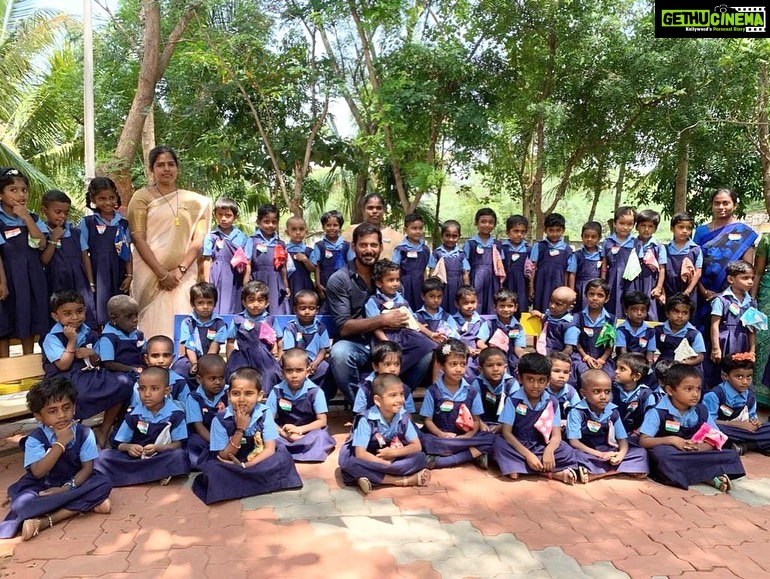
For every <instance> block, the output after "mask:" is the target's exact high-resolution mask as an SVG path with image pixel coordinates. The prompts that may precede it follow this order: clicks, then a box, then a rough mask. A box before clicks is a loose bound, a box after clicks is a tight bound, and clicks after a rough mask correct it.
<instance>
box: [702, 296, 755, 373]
mask: <svg viewBox="0 0 770 579" xmlns="http://www.w3.org/2000/svg"><path fill="white" fill-rule="evenodd" d="M756 307H757V302H756V301H754V300H753V299H752V298H751V296H750V295H749V293H748V292H745V293H744V294H743V299H742V300H739V299H738V298H737V297H736V296H735V294H734V293H733V290H732V289H731V288H729V287H728V288H727V289H726V290H725V291H723V292H722V293H721V294H720V295H718V296H717V297H716V298H715V299H713V300H711V315H712V316H718V317H719V318H720V320H719V347H720V348H721V350H722V357H723V358H724V357H725V356H728V355H730V354H737V353H739V352H748V351H749V329H748V328H747V327H746V326H744V325H743V322H741V316H742V315H743V314H745V313H746V311H747V310H749V309H750V308H754V309H756ZM717 370H718V368H717ZM717 376H719V375H718V374H717Z"/></svg>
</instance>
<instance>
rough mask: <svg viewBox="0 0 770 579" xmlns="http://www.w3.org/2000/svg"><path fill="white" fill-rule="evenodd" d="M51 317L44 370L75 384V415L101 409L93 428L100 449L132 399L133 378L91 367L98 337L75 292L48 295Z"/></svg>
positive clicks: (80, 416)
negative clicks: (100, 416)
mask: <svg viewBox="0 0 770 579" xmlns="http://www.w3.org/2000/svg"><path fill="white" fill-rule="evenodd" d="M51 317H52V318H53V319H54V321H55V322H56V323H55V324H54V326H53V328H51V331H50V332H49V333H48V334H47V335H46V336H45V338H44V339H43V343H42V350H43V370H44V371H45V375H46V376H47V377H51V376H56V375H63V376H66V377H67V378H68V379H69V380H70V381H72V383H73V384H74V385H75V388H77V391H78V405H77V409H76V412H75V418H77V419H79V420H80V419H85V418H90V417H92V416H95V415H96V414H98V413H99V412H104V420H103V421H102V424H101V425H100V426H98V427H97V428H95V429H94V434H95V435H96V442H97V444H98V445H99V447H100V448H103V447H104V445H105V444H106V442H107V438H108V436H109V432H110V430H112V426H113V424H114V422H115V419H116V418H117V416H118V413H119V412H120V409H121V407H122V406H123V405H124V404H128V402H129V400H130V399H131V391H132V388H133V378H132V377H131V375H130V374H121V373H117V372H109V371H107V370H105V369H104V368H98V367H97V368H94V366H96V365H97V364H98V363H99V357H98V355H97V354H96V352H95V351H94V346H95V345H96V342H97V340H98V339H99V336H98V334H97V333H96V332H94V331H93V330H91V328H89V327H88V326H87V325H86V324H84V323H83V322H84V321H85V318H86V306H85V304H84V303H83V296H81V295H80V294H79V293H78V292H75V291H64V292H59V293H57V294H54V295H53V296H51ZM91 368H93V369H91ZM86 369H88V371H84V370H86Z"/></svg>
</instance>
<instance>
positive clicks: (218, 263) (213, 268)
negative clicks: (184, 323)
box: [203, 197, 248, 314]
mask: <svg viewBox="0 0 770 579" xmlns="http://www.w3.org/2000/svg"><path fill="white" fill-rule="evenodd" d="M237 218H238V205H237V204H236V203H235V201H233V200H232V199H230V198H228V197H220V198H219V199H217V200H216V202H215V203H214V219H215V220H216V222H217V227H216V229H214V231H212V232H211V233H209V234H208V235H206V238H205V239H204V240H203V279H204V280H206V281H208V282H210V283H211V284H212V285H213V286H214V287H215V288H217V294H219V299H218V300H217V303H216V305H215V307H214V313H217V314H236V313H238V312H239V311H241V290H242V289H243V274H244V272H245V271H246V265H245V264H243V265H241V266H240V269H239V268H237V267H234V266H233V265H232V260H233V257H235V254H236V253H238V251H239V250H240V251H241V252H243V257H245V256H246V254H245V247H246V241H247V240H248V237H247V236H246V234H245V233H244V232H243V231H241V230H240V229H239V228H237V227H235V225H233V223H234V222H235V220H236V219H237Z"/></svg>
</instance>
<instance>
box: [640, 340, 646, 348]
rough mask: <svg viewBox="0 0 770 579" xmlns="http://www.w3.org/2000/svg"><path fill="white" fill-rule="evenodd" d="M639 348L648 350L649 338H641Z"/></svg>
mask: <svg viewBox="0 0 770 579" xmlns="http://www.w3.org/2000/svg"><path fill="white" fill-rule="evenodd" d="M639 347H640V348H646V347H647V338H639Z"/></svg>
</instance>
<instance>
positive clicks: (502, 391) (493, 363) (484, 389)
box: [473, 346, 519, 433]
mask: <svg viewBox="0 0 770 579" xmlns="http://www.w3.org/2000/svg"><path fill="white" fill-rule="evenodd" d="M506 358H507V356H506V354H505V352H503V351H502V350H501V349H500V348H496V347H495V346H490V347H489V348H485V349H484V350H483V351H482V352H481V354H479V370H480V371H481V372H480V373H479V375H478V376H477V377H476V379H475V380H474V381H473V387H474V388H476V390H478V391H479V394H480V395H481V403H482V405H483V406H484V414H482V415H481V430H490V431H492V432H494V433H497V432H499V431H500V429H501V428H502V426H501V424H500V420H499V416H500V412H501V411H502V410H503V404H504V403H505V398H506V397H507V396H510V395H511V394H512V393H513V392H514V391H516V390H518V389H519V383H518V382H516V378H514V377H513V376H511V375H510V374H509V373H508V362H507V361H506Z"/></svg>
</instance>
